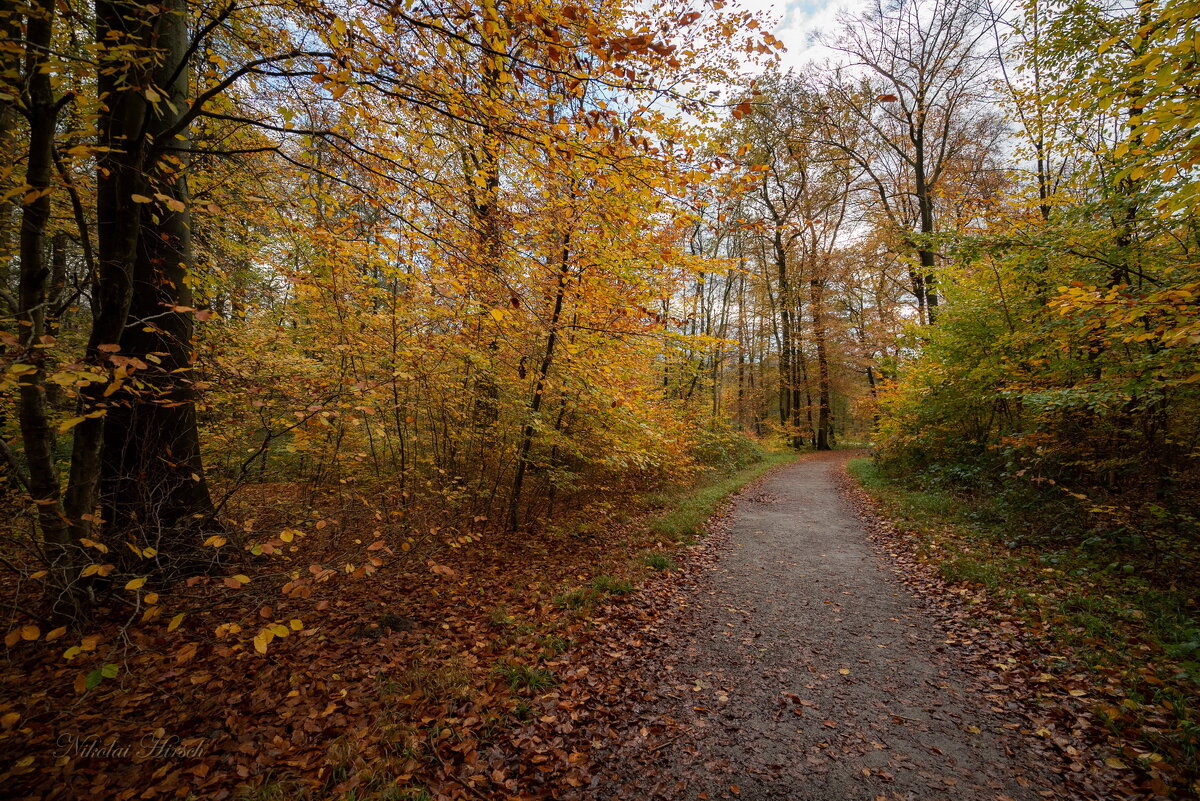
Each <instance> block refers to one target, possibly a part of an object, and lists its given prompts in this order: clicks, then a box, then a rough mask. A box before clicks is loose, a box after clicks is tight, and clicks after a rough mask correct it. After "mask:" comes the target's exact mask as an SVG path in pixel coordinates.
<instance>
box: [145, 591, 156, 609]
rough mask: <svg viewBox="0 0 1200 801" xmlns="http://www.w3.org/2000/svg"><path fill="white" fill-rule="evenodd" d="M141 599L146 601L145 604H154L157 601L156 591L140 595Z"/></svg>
mask: <svg viewBox="0 0 1200 801" xmlns="http://www.w3.org/2000/svg"><path fill="white" fill-rule="evenodd" d="M142 600H143V601H144V602H145V603H146V605H147V606H154V605H155V604H156V603H158V593H157V592H148V593H146V594H145V595H143V596H142Z"/></svg>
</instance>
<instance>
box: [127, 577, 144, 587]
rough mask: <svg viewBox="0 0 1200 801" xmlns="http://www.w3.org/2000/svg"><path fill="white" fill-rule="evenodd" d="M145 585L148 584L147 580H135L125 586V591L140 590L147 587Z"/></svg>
mask: <svg viewBox="0 0 1200 801" xmlns="http://www.w3.org/2000/svg"><path fill="white" fill-rule="evenodd" d="M145 583H146V579H145V578H144V577H143V578H135V579H132V580H130V581H129V582H128V583H126V584H125V589H127V590H140V589H141V588H142V587H143V586H144V585H145Z"/></svg>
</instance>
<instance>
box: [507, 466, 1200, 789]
mask: <svg viewBox="0 0 1200 801" xmlns="http://www.w3.org/2000/svg"><path fill="white" fill-rule="evenodd" d="M852 455H854V454H852V453H848V452H844V451H843V452H835V453H829V454H812V455H809V456H807V457H804V458H802V459H800V460H799V461H798V462H796V463H794V464H791V465H787V466H784V467H781V468H778V469H776V470H774V471H772V472H771V473H770V474H768V475H767V476H766V477H765V478H764V479H762V480H761V481H760V482H757V483H756V484H754V485H752V486H751V487H749V488H748V489H747V490H745V491H743V493H742V494H741V495H740V496H739V497H738V498H737V499H736V500H735V502H734V504H733V506H732V508H731V509H730V511H729V514H728V515H727V516H726V517H725V518H723V519H722V520H721V521H719V522H718V523H716V525H714V526H712V527H711V529H712V530H711V531H710V536H709V537H707V538H706V539H705V540H703V541H702V543H701V544H699V545H697V546H694V547H693V549H692V552H691V553H690V554H689V558H688V559H687V560H686V563H685V564H684V565H683V568H682V570H681V572H680V574H679V575H678V576H677V577H676V579H675V580H674V581H673V582H672V583H670V584H669V585H668V586H665V587H659V588H657V589H656V590H654V591H652V593H651V594H652V595H653V597H652V598H643V599H641V601H640V602H639V603H635V604H631V605H630V606H629V607H628V608H627V609H626V610H624V612H623V613H620V614H618V615H617V618H616V619H614V620H611V621H608V622H606V623H601V628H604V629H606V630H607V633H608V640H607V646H606V645H604V644H603V642H601V643H597V644H593V653H592V657H591V660H590V661H591V662H594V663H595V664H598V665H605V664H607V665H609V666H611V669H610V671H609V672H610V675H608V676H607V677H606V679H607V683H608V685H609V689H608V690H607V691H603V690H597V687H596V685H595V684H594V683H593V685H592V686H591V688H584V689H583V695H582V698H577V700H580V701H581V702H582V703H581V704H580V705H581V706H583V707H585V708H589V709H591V710H596V711H592V712H591V713H590V719H588V716H585V718H584V720H582V721H580V720H577V721H576V723H582V724H583V726H582V727H581V728H579V729H577V730H576V731H574V732H569V733H568V734H567V736H566V738H565V740H566V744H567V745H568V746H569V745H570V744H571V743H576V744H578V743H579V742H580V741H583V742H584V743H586V745H581V746H579V747H580V750H588V751H589V757H590V758H589V763H590V765H589V767H590V770H591V774H590V775H589V776H587V777H586V778H587V782H586V784H585V785H584V786H583V787H582V788H581V789H580V790H578V791H575V792H574V793H572V792H571V791H570V788H569V787H566V786H564V785H561V784H558V781H559V779H560V778H561V776H560V774H558V772H557V771H555V770H553V769H551V768H550V766H549V765H548V766H547V771H546V774H545V780H546V785H547V787H548V788H549V789H551V794H552V795H554V796H555V797H560V798H568V797H570V798H579V799H625V798H639V799H640V798H645V799H681V800H682V799H689V801H691V800H692V799H695V800H696V801H704V800H705V799H718V798H738V799H755V800H756V801H757V800H758V799H790V800H791V801H825V800H826V799H828V801H858V800H859V799H862V800H863V801H885V800H886V801H892V799H920V800H921V801H925V800H927V799H966V800H967V801H975V800H976V799H980V800H982V799H988V800H989V801H992V800H994V801H1016V799H1038V798H1064V799H1065V798H1080V799H1085V798H1086V799H1118V798H1130V799H1132V798H1154V797H1172V798H1182V797H1188V796H1187V790H1185V789H1183V788H1179V789H1178V791H1177V792H1176V793H1173V794H1169V793H1170V791H1169V790H1167V789H1166V787H1165V786H1164V785H1162V784H1161V782H1158V781H1156V782H1154V783H1152V782H1148V781H1145V778H1146V777H1145V776H1142V777H1140V779H1141V780H1142V781H1140V782H1139V777H1138V776H1136V775H1135V774H1134V773H1133V772H1132V771H1131V769H1130V766H1129V765H1127V764H1125V763H1124V762H1122V761H1121V760H1120V759H1119V758H1117V757H1116V756H1114V754H1117V753H1119V751H1118V750H1116V748H1117V746H1119V743H1114V742H1106V741H1105V738H1104V735H1103V733H1102V732H1098V731H1097V728H1096V727H1094V726H1088V725H1084V724H1081V723H1079V721H1080V720H1081V717H1080V716H1079V715H1078V713H1072V712H1071V704H1072V703H1073V702H1077V701H1079V700H1080V698H1082V699H1083V701H1084V702H1086V701H1087V697H1086V691H1083V690H1080V689H1078V685H1072V684H1069V683H1068V685H1069V686H1066V687H1063V688H1062V695H1063V698H1062V699H1057V700H1054V699H1052V700H1051V701H1050V702H1049V703H1048V704H1047V702H1046V697H1045V694H1044V693H1039V692H1037V691H1036V689H1035V688H1039V687H1041V686H1042V685H1040V684H1038V682H1044V681H1045V677H1046V674H1045V673H1044V672H1039V671H1040V670H1042V668H1040V667H1039V665H1042V664H1043V658H1044V657H1047V656H1048V657H1049V658H1050V659H1055V658H1058V657H1056V656H1055V655H1053V654H1050V655H1047V654H1045V653H1044V652H1041V653H1037V652H1035V649H1036V648H1037V647H1038V646H1037V645H1036V644H1031V642H1030V641H1029V638H1028V637H1027V633H1026V632H1024V631H1023V630H1022V625H1021V623H1020V622H1019V621H1018V620H1016V619H1014V618H1011V617H1009V616H1007V615H1006V614H1005V612H1004V611H1003V610H999V611H998V613H997V615H996V616H995V617H993V618H992V619H991V620H984V619H983V618H984V617H986V615H984V614H982V613H981V610H979V609H972V608H971V607H973V606H975V605H976V603H977V599H975V598H974V597H973V595H972V594H971V593H970V592H967V591H964V590H962V589H956V588H955V587H954V586H953V585H949V584H947V583H945V582H941V581H939V580H938V579H937V578H936V577H935V574H934V573H933V571H932V570H931V569H930V568H929V567H928V566H924V565H920V564H918V563H917V562H916V561H915V560H913V559H912V558H911V554H908V553H905V546H904V544H903V543H902V542H900V540H901V539H902V537H900V536H899V535H897V534H896V532H895V531H893V530H892V529H891V528H890V526H889V525H888V524H887V523H886V522H885V521H883V520H881V519H879V518H878V517H876V516H875V515H874V514H873V512H872V509H871V506H870V502H869V501H868V500H867V498H866V496H865V495H864V494H863V493H862V491H861V489H860V488H858V486H857V484H855V483H853V482H852V480H851V479H849V477H848V475H846V473H845V462H846V460H847V458H848V457H849V456H852ZM651 604H653V605H654V606H655V608H654V609H653V610H652V611H647V607H648V606H649V605H651ZM976 615H978V616H976ZM631 645H632V646H634V647H633V648H631V647H630V646H631ZM614 657H619V658H617V659H614ZM573 669H574V671H575V672H576V673H582V674H584V675H587V672H588V669H589V658H588V657H587V656H584V657H583V658H582V659H580V660H577V661H576V664H575V665H574V668H573ZM613 670H615V671H617V672H618V673H619V675H618V676H614V675H612V671H613ZM613 684H617V685H620V686H621V689H620V690H619V691H615V690H613V689H611V686H612V685H613ZM579 685H580V682H575V683H574V686H572V685H571V684H568V685H564V686H563V687H562V688H560V691H559V693H558V694H556V696H555V698H554V699H553V700H554V703H551V704H550V705H549V707H550V708H552V707H553V706H554V705H555V704H556V703H557V704H559V705H561V703H562V698H563V697H568V698H569V697H571V696H572V695H573V694H574V695H578V693H579V689H578V687H579ZM593 691H594V692H593ZM589 701H593V702H594V701H600V702H602V703H599V704H594V703H593V704H589V703H588V702H589ZM601 710H602V711H601ZM1064 717H1065V722H1064ZM544 720H546V721H547V722H548V723H549V725H539V724H538V722H536V721H535V723H534V724H533V726H532V727H530V729H529V730H528V731H527V733H526V738H525V739H524V741H521V740H520V738H518V744H520V745H523V746H525V747H526V748H528V747H529V745H530V743H536V742H538V741H539V739H540V740H541V741H543V742H544V741H545V740H546V738H552V737H553V736H554V732H555V731H556V730H557V731H558V733H559V734H560V736H561V735H562V733H563V732H562V729H561V728H560V727H558V728H556V723H557V720H556V719H555V718H554V716H553V714H551V715H550V716H548V717H547V718H545V719H544ZM539 729H540V731H539ZM587 746H590V749H589V748H587ZM556 785H557V788H556V789H555V786H556ZM1156 788H1157V789H1156ZM1178 793H1183V794H1182V795H1180V794H1178ZM1168 794H1169V795H1168Z"/></svg>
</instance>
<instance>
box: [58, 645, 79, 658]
mask: <svg viewBox="0 0 1200 801" xmlns="http://www.w3.org/2000/svg"><path fill="white" fill-rule="evenodd" d="M81 653H83V649H82V648H80V647H79V646H78V645H72V646H71V647H70V648H68V649H67V650H65V651H63V659H74V658H75V657H77V656H79V655H80V654H81Z"/></svg>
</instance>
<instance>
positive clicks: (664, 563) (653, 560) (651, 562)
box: [642, 551, 679, 570]
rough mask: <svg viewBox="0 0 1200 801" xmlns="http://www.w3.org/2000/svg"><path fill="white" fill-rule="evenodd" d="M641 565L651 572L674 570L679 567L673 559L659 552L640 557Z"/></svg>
mask: <svg viewBox="0 0 1200 801" xmlns="http://www.w3.org/2000/svg"><path fill="white" fill-rule="evenodd" d="M642 564H644V565H645V566H646V567H648V568H650V569H651V570H675V569H676V568H677V567H679V565H677V564H676V563H675V560H674V559H672V558H671V557H670V556H668V555H667V554H665V553H662V552H661V551H656V552H654V553H648V554H646V555H645V556H644V557H642Z"/></svg>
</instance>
